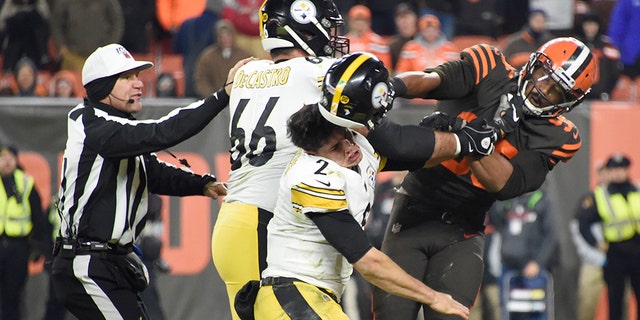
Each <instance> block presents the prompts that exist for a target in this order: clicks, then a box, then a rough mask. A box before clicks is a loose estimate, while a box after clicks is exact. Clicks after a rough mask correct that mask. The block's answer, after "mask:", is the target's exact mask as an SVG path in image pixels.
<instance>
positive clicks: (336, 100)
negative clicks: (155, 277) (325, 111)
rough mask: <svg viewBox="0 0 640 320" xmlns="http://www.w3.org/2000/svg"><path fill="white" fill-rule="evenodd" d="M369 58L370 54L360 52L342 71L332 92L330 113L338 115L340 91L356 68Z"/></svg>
mask: <svg viewBox="0 0 640 320" xmlns="http://www.w3.org/2000/svg"><path fill="white" fill-rule="evenodd" d="M369 59H371V56H369V55H368V54H361V55H360V56H358V57H357V58H356V59H355V60H354V61H353V62H352V63H351V64H350V65H349V66H348V67H347V69H346V70H345V71H344V73H343V74H342V77H340V80H339V81H338V84H337V85H336V91H335V93H334V94H333V99H332V100H331V110H330V111H331V114H333V115H338V105H340V97H342V91H343V90H344V87H345V86H346V85H347V81H349V79H351V76H352V75H353V73H354V72H356V70H358V68H359V67H360V66H361V65H362V64H363V63H364V62H365V61H367V60H369Z"/></svg>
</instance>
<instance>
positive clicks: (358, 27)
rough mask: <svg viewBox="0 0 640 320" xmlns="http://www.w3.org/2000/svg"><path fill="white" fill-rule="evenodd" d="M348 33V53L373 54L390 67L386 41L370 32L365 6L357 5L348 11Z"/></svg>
mask: <svg viewBox="0 0 640 320" xmlns="http://www.w3.org/2000/svg"><path fill="white" fill-rule="evenodd" d="M347 24H348V26H347V28H348V32H347V34H346V37H347V38H349V46H350V49H349V51H350V52H358V51H364V52H369V53H372V54H374V55H375V56H377V57H378V59H380V61H382V63H384V65H385V66H391V55H390V53H389V45H388V44H387V41H386V40H385V39H384V38H382V37H381V36H380V35H378V34H377V33H375V32H373V30H371V10H369V8H368V7H367V6H365V5H361V4H357V5H355V6H353V7H351V9H350V10H349V19H348V23H347Z"/></svg>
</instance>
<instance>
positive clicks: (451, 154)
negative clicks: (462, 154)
mask: <svg viewBox="0 0 640 320" xmlns="http://www.w3.org/2000/svg"><path fill="white" fill-rule="evenodd" d="M434 134H435V140H436V143H435V146H434V148H433V153H432V154H431V158H430V159H429V160H428V161H427V162H426V163H425V167H433V166H435V165H437V164H439V163H440V162H442V161H445V160H449V159H453V158H455V157H456V144H457V143H456V137H455V134H453V133H450V132H440V131H435V132H434Z"/></svg>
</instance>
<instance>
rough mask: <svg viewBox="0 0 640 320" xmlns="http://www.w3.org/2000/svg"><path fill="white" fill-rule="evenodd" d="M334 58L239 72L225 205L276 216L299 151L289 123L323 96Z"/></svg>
mask: <svg viewBox="0 0 640 320" xmlns="http://www.w3.org/2000/svg"><path fill="white" fill-rule="evenodd" d="M334 61H335V59H333V58H321V57H306V58H294V59H289V60H284V61H280V62H275V63H274V62H273V61H270V60H258V61H252V62H249V63H247V64H246V65H245V66H243V67H242V68H240V70H238V72H237V73H236V76H235V79H234V82H233V90H232V93H231V99H230V101H229V110H230V123H229V136H230V139H231V149H230V150H229V152H230V156H231V173H230V176H229V189H228V193H227V196H226V197H225V199H224V201H225V202H229V203H232V202H241V203H246V204H250V205H255V206H257V207H259V208H262V209H265V210H268V211H270V212H273V209H274V207H275V202H276V198H277V197H276V192H277V190H278V185H279V183H280V178H281V176H282V171H284V169H285V167H286V166H287V164H288V163H289V161H290V160H291V158H293V156H294V155H295V153H296V152H297V150H298V148H297V147H296V146H294V145H293V143H291V141H290V140H289V138H288V137H287V120H288V119H289V117H290V116H291V114H293V113H294V112H296V111H298V110H299V109H300V108H301V107H302V106H303V105H305V104H313V103H317V102H318V101H320V98H321V97H322V92H321V86H322V80H323V79H324V75H325V73H326V71H327V70H328V69H329V67H330V66H331V64H332V63H333V62H334Z"/></svg>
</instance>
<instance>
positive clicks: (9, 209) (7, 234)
mask: <svg viewBox="0 0 640 320" xmlns="http://www.w3.org/2000/svg"><path fill="white" fill-rule="evenodd" d="M0 176H2V181H1V182H0V306H1V308H0V310H1V311H0V319H3V320H19V319H21V317H20V306H21V301H20V299H21V297H22V296H23V291H24V287H25V284H26V282H27V275H28V265H29V256H30V255H31V252H32V249H37V250H44V249H43V248H41V247H39V246H38V247H35V248H32V245H31V244H32V243H33V244H42V243H43V240H44V237H45V236H46V234H45V233H44V232H43V227H44V222H45V220H44V215H43V213H42V202H41V201H40V195H39V194H38V190H36V187H35V182H34V179H33V177H31V176H30V175H28V174H27V173H25V172H24V171H23V170H22V169H21V168H20V167H19V166H18V149H17V148H15V147H14V146H7V145H0ZM32 240H36V241H37V242H33V241H32Z"/></svg>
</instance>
